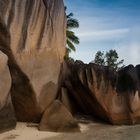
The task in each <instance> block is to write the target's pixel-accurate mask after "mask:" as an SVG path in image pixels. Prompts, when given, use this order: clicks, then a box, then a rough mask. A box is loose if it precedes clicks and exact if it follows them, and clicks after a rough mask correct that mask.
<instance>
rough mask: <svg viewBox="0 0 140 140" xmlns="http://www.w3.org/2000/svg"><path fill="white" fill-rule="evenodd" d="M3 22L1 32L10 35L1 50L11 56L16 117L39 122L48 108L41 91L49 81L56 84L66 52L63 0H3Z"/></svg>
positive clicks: (0, 7)
mask: <svg viewBox="0 0 140 140" xmlns="http://www.w3.org/2000/svg"><path fill="white" fill-rule="evenodd" d="M0 21H1V22H3V23H4V26H5V28H4V30H3V28H2V26H0V29H1V34H5V35H7V36H8V38H6V39H5V40H4V41H3V42H2V45H1V47H0V50H1V51H3V52H4V53H5V54H7V56H8V57H9V68H10V72H11V77H12V88H11V95H12V101H13V104H14V108H15V112H16V117H17V119H18V120H19V121H33V122H38V121H39V120H40V117H41V114H42V113H43V111H44V110H45V107H43V109H42V106H40V98H41V97H42V95H41V93H42V91H43V89H44V87H45V85H47V84H48V83H49V82H50V81H51V82H53V83H54V84H56V85H57V83H58V78H59V72H60V65H61V63H62V61H63V56H64V54H65V28H66V20H65V13H64V5H63V1H62V0H20V1H19V0H1V1H0ZM5 29H6V31H8V33H6V32H5ZM0 37H1V36H0ZM1 40H2V39H1ZM40 96H41V97H40ZM25 114H26V115H25Z"/></svg>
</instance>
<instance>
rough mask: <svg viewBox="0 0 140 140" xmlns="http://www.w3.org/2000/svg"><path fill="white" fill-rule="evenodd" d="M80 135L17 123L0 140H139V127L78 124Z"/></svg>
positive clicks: (1, 135)
mask: <svg viewBox="0 0 140 140" xmlns="http://www.w3.org/2000/svg"><path fill="white" fill-rule="evenodd" d="M80 128H81V131H82V132H81V133H53V132H41V131H38V129H37V126H35V124H27V123H17V127H16V129H14V130H11V131H8V132H5V133H2V134H0V140H140V125H132V126H124V125H122V126H112V125H107V124H101V123H89V124H80Z"/></svg>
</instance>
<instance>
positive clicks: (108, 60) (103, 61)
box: [94, 50, 124, 70]
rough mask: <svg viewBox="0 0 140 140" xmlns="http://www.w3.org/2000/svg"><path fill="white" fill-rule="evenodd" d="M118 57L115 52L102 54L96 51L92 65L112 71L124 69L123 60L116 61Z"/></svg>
mask: <svg viewBox="0 0 140 140" xmlns="http://www.w3.org/2000/svg"><path fill="white" fill-rule="evenodd" d="M118 59H119V56H118V53H117V52H116V50H109V51H108V52H106V53H105V54H104V52H101V51H98V52H97V53H96V55H95V58H94V63H95V64H98V65H102V66H109V67H110V68H112V69H114V70H119V69H121V68H122V67H124V65H123V62H124V60H123V59H122V60H120V61H118Z"/></svg>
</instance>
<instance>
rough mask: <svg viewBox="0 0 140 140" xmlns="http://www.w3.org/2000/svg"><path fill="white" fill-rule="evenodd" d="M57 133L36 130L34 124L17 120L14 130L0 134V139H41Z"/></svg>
mask: <svg viewBox="0 0 140 140" xmlns="http://www.w3.org/2000/svg"><path fill="white" fill-rule="evenodd" d="M32 125H34V126H32ZM57 135H59V133H53V132H42V131H38V129H37V127H36V126H35V124H27V123H20V122H18V123H17V126H16V128H15V129H14V130H11V131H8V132H5V133H2V134H0V140H41V139H44V138H50V137H53V136H57Z"/></svg>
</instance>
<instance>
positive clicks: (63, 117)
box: [39, 100, 80, 132]
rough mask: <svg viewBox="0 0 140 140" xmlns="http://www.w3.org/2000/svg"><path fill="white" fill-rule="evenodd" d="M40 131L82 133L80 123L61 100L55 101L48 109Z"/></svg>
mask: <svg viewBox="0 0 140 140" xmlns="http://www.w3.org/2000/svg"><path fill="white" fill-rule="evenodd" d="M39 130H40V131H53V132H80V128H79V126H78V122H77V121H76V120H75V119H74V118H73V116H72V115H71V113H70V112H69V111H68V110H67V108H66V107H65V106H64V105H63V104H62V103H61V102H60V101H59V100H55V101H54V102H53V103H52V104H51V105H50V106H49V107H48V108H47V109H46V111H45V112H44V114H43V117H42V119H41V122H40V124H39Z"/></svg>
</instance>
